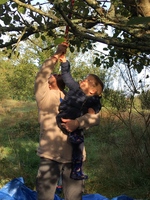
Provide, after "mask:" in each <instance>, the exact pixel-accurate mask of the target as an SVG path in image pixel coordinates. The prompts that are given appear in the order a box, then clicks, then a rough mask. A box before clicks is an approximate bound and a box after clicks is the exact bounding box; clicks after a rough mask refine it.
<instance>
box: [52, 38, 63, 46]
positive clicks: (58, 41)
mask: <svg viewBox="0 0 150 200" xmlns="http://www.w3.org/2000/svg"><path fill="white" fill-rule="evenodd" d="M64 41H65V38H57V39H56V40H55V41H54V43H55V45H58V44H61V43H62V42H64Z"/></svg>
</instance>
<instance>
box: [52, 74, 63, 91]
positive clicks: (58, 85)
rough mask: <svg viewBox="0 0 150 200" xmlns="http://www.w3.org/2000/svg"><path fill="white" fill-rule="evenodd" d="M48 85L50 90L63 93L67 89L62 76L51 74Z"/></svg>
mask: <svg viewBox="0 0 150 200" xmlns="http://www.w3.org/2000/svg"><path fill="white" fill-rule="evenodd" d="M48 84H49V88H50V89H54V90H58V89H59V90H61V91H63V90H64V89H65V83H64V81H63V79H62V76H61V74H51V75H50V77H49V78H48Z"/></svg>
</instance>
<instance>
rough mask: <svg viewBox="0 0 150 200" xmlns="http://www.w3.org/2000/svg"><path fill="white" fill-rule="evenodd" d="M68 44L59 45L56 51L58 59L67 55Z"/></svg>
mask: <svg viewBox="0 0 150 200" xmlns="http://www.w3.org/2000/svg"><path fill="white" fill-rule="evenodd" d="M68 46H69V45H68V43H66V42H62V43H61V44H59V45H58V48H57V50H56V53H55V55H57V56H58V57H60V56H61V55H63V54H65V53H66V51H67V47H68Z"/></svg>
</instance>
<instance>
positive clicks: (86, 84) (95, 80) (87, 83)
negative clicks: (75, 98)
mask: <svg viewBox="0 0 150 200" xmlns="http://www.w3.org/2000/svg"><path fill="white" fill-rule="evenodd" d="M79 84H80V88H81V89H82V91H83V92H84V93H85V94H86V95H87V96H94V95H98V96H100V95H101V94H102V92H103V89H104V84H103V82H102V81H101V80H100V78H99V77H98V76H97V75H95V74H89V75H88V76H87V77H86V78H85V79H84V80H82V81H80V82H79Z"/></svg>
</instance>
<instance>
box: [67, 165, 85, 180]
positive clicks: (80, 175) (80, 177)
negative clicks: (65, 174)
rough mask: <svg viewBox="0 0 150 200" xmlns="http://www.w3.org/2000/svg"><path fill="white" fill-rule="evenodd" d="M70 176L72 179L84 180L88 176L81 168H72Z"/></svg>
mask: <svg viewBox="0 0 150 200" xmlns="http://www.w3.org/2000/svg"><path fill="white" fill-rule="evenodd" d="M70 178H72V179H74V180H86V179H88V176H87V175H85V174H83V172H82V170H81V168H78V169H76V170H75V169H74V170H72V172H71V174H70Z"/></svg>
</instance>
